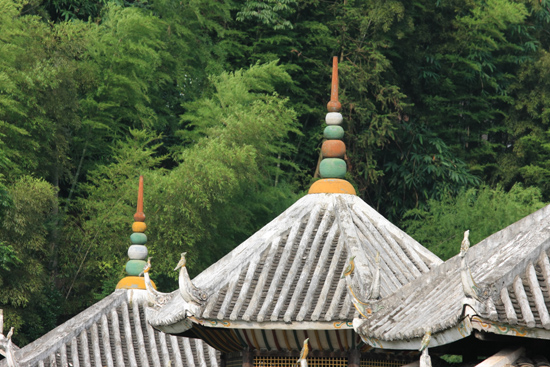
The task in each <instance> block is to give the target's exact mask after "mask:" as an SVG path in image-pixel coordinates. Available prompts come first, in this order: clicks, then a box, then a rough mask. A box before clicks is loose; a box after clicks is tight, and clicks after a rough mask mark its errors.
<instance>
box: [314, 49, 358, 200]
mask: <svg viewBox="0 0 550 367" xmlns="http://www.w3.org/2000/svg"><path fill="white" fill-rule="evenodd" d="M327 109H328V113H327V116H326V117H325V121H326V123H327V127H325V130H324V131H323V135H324V137H325V138H326V139H327V140H325V141H324V142H323V145H322V146H321V155H322V158H323V159H322V160H321V163H320V164H319V173H320V175H321V177H322V178H323V179H322V180H319V181H316V182H314V183H313V185H311V187H310V189H309V193H310V194H351V195H355V189H354V188H353V186H352V185H351V184H350V183H349V182H347V181H346V180H343V178H344V177H345V176H346V171H347V165H346V161H345V160H344V158H345V156H346V144H344V142H343V139H344V128H343V127H342V126H340V125H342V122H343V116H342V114H341V113H340V112H339V111H340V110H341V109H342V105H341V104H340V102H339V101H338V57H337V56H334V57H333V58H332V85H331V89H330V102H329V103H327Z"/></svg>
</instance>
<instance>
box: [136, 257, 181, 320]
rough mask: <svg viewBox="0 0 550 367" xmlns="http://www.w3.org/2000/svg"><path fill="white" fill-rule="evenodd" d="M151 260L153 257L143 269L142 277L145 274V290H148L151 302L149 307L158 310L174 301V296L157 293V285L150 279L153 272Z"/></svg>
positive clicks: (148, 299) (148, 298)
mask: <svg viewBox="0 0 550 367" xmlns="http://www.w3.org/2000/svg"><path fill="white" fill-rule="evenodd" d="M151 259H152V257H150V258H148V259H147V264H145V267H144V268H143V271H142V272H141V274H140V276H141V275H142V274H143V278H144V279H145V288H146V289H147V301H148V302H149V306H152V307H153V308H154V309H157V310H158V309H160V308H161V307H162V306H164V305H165V304H166V303H167V302H168V301H169V300H171V299H172V297H173V294H172V293H163V292H159V291H157V287H156V286H155V283H153V281H152V280H151V278H149V271H150V270H151Z"/></svg>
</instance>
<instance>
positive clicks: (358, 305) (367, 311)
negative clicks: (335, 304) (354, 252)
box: [342, 256, 379, 318]
mask: <svg viewBox="0 0 550 367" xmlns="http://www.w3.org/2000/svg"><path fill="white" fill-rule="evenodd" d="M354 259H355V256H352V257H351V258H350V259H349V264H348V265H347V267H346V269H345V270H344V274H343V276H342V277H343V278H345V279H346V284H347V286H348V291H349V293H350V295H351V297H352V302H353V305H354V306H355V309H356V310H357V311H358V312H359V313H360V314H361V316H363V317H364V318H367V317H369V316H370V315H372V313H373V312H374V311H375V310H377V311H378V310H379V309H378V308H377V307H373V306H372V304H371V303H370V302H365V301H362V300H361V299H360V298H359V297H358V296H357V292H356V290H355V286H354V284H353V281H352V279H351V277H352V275H353V271H354V270H355V262H354Z"/></svg>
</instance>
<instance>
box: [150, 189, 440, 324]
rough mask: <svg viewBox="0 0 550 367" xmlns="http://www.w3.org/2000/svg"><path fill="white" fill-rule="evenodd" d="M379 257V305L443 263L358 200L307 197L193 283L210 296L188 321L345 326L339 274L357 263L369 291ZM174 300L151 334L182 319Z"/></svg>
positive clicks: (349, 311) (347, 315)
mask: <svg viewBox="0 0 550 367" xmlns="http://www.w3.org/2000/svg"><path fill="white" fill-rule="evenodd" d="M377 252H379V253H380V257H381V262H380V273H381V275H380V282H381V284H380V295H381V297H386V296H388V295H390V294H392V293H393V292H395V291H396V290H398V289H399V288H401V287H402V286H403V285H405V284H407V283H409V282H410V281H411V280H413V279H415V278H417V277H419V276H420V275H422V274H424V273H426V272H428V271H429V270H430V269H431V268H433V267H434V266H435V265H437V264H440V263H442V261H441V260H440V259H439V258H438V257H437V256H435V255H434V254H432V253H431V252H430V251H428V250H427V249H425V248H424V247H422V246H421V245H420V244H418V243H417V242H416V241H415V240H414V239H412V238H411V237H409V236H408V235H407V234H405V233H404V232H403V231H401V230H400V229H398V228H397V227H396V226H394V225H393V224H391V223H390V222H389V221H388V220H386V219H385V218H384V217H382V216H381V215H380V214H379V213H377V212H376V211H375V210H374V209H372V208H371V207H370V206H369V205H367V204H366V203H365V202H364V201H362V200H361V199H360V198H359V197H357V196H355V195H345V194H310V195H307V196H305V197H303V198H302V199H300V200H299V201H297V202H296V203H295V204H294V205H292V206H291V207H290V208H289V209H287V210H286V211H285V212H284V213H282V214H281V215H280V216H279V217H277V218H276V219H274V220H273V221H272V222H270V223H269V224H267V225H266V226H265V227H264V228H262V229H261V230H259V231H258V232H257V233H255V234H254V235H253V236H251V237H250V238H249V239H248V240H246V241H245V242H243V243H242V244H241V245H239V246H238V247H237V248H235V249H234V250H233V251H232V252H230V253H229V254H227V255H226V256H225V257H223V258H222V259H221V260H219V261H218V262H217V263H215V264H214V265H212V266H210V267H209V268H208V269H206V270H205V271H203V272H202V273H201V274H200V275H198V276H197V277H196V278H195V279H194V280H193V282H194V284H195V285H196V286H197V287H199V288H201V289H203V290H205V291H206V292H207V293H208V295H209V298H208V300H207V302H206V304H205V305H204V306H203V308H202V309H201V314H199V315H194V316H196V317H198V318H202V319H217V320H231V321H244V322H286V323H289V322H298V323H303V322H308V321H318V322H332V321H335V320H351V319H352V318H353V316H354V314H355V312H356V311H355V308H354V306H353V304H352V300H351V297H350V294H349V292H348V290H347V288H346V281H345V280H344V279H341V276H342V271H343V268H344V267H345V266H346V265H347V263H348V261H349V258H350V257H351V256H355V264H356V270H355V272H356V276H357V277H358V278H359V279H362V280H363V281H364V282H366V283H370V280H371V279H372V276H373V271H374V267H375V265H374V264H375V260H374V259H375V257H376V253H377ZM364 291H365V292H367V291H366V290H364ZM180 298H181V297H173V298H172V300H171V301H170V302H168V304H167V305H166V306H165V307H163V308H162V309H161V310H160V311H159V312H158V314H157V315H156V317H155V321H151V322H152V323H153V325H154V326H156V327H162V326H163V325H172V324H174V323H177V321H178V320H179V319H180V318H181V317H183V316H182V315H184V312H182V307H184V305H183V304H182V301H181V299H180ZM151 320H153V319H152V318H151Z"/></svg>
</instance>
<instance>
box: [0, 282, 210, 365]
mask: <svg viewBox="0 0 550 367" xmlns="http://www.w3.org/2000/svg"><path fill="white" fill-rule="evenodd" d="M145 295H146V291H144V290H126V289H119V290H116V291H115V292H113V293H112V294H111V295H109V296H107V297H106V298H104V299H103V300H101V301H99V302H97V303H96V304H94V305H93V306H91V307H89V308H88V309H86V310H84V311H83V312H81V313H80V314H78V315H77V316H75V317H73V318H72V319H70V320H68V321H67V322H65V323H64V324H62V325H60V326H58V327H57V328H55V329H53V330H52V331H50V332H49V333H47V334H45V335H44V336H42V337H41V338H40V339H37V340H35V341H34V342H32V343H30V344H28V345H26V346H25V347H23V348H21V349H18V350H16V351H14V357H15V360H16V361H17V362H18V365H19V366H29V367H34V366H73V367H78V366H98V367H101V366H109V367H112V366H143V367H144V366H159V367H160V366H168V365H176V366H189V367H192V366H213V367H217V366H220V357H219V356H220V354H219V352H218V351H216V350H215V349H214V348H211V347H210V346H208V345H207V344H206V343H204V342H203V341H202V340H199V339H188V338H184V337H176V336H173V335H167V334H165V333H162V332H160V331H157V330H155V329H153V328H152V327H151V326H150V325H149V324H148V322H147V321H146V316H145V307H144V303H145V301H146V296H145ZM0 366H2V367H4V366H7V361H6V360H3V361H0Z"/></svg>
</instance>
